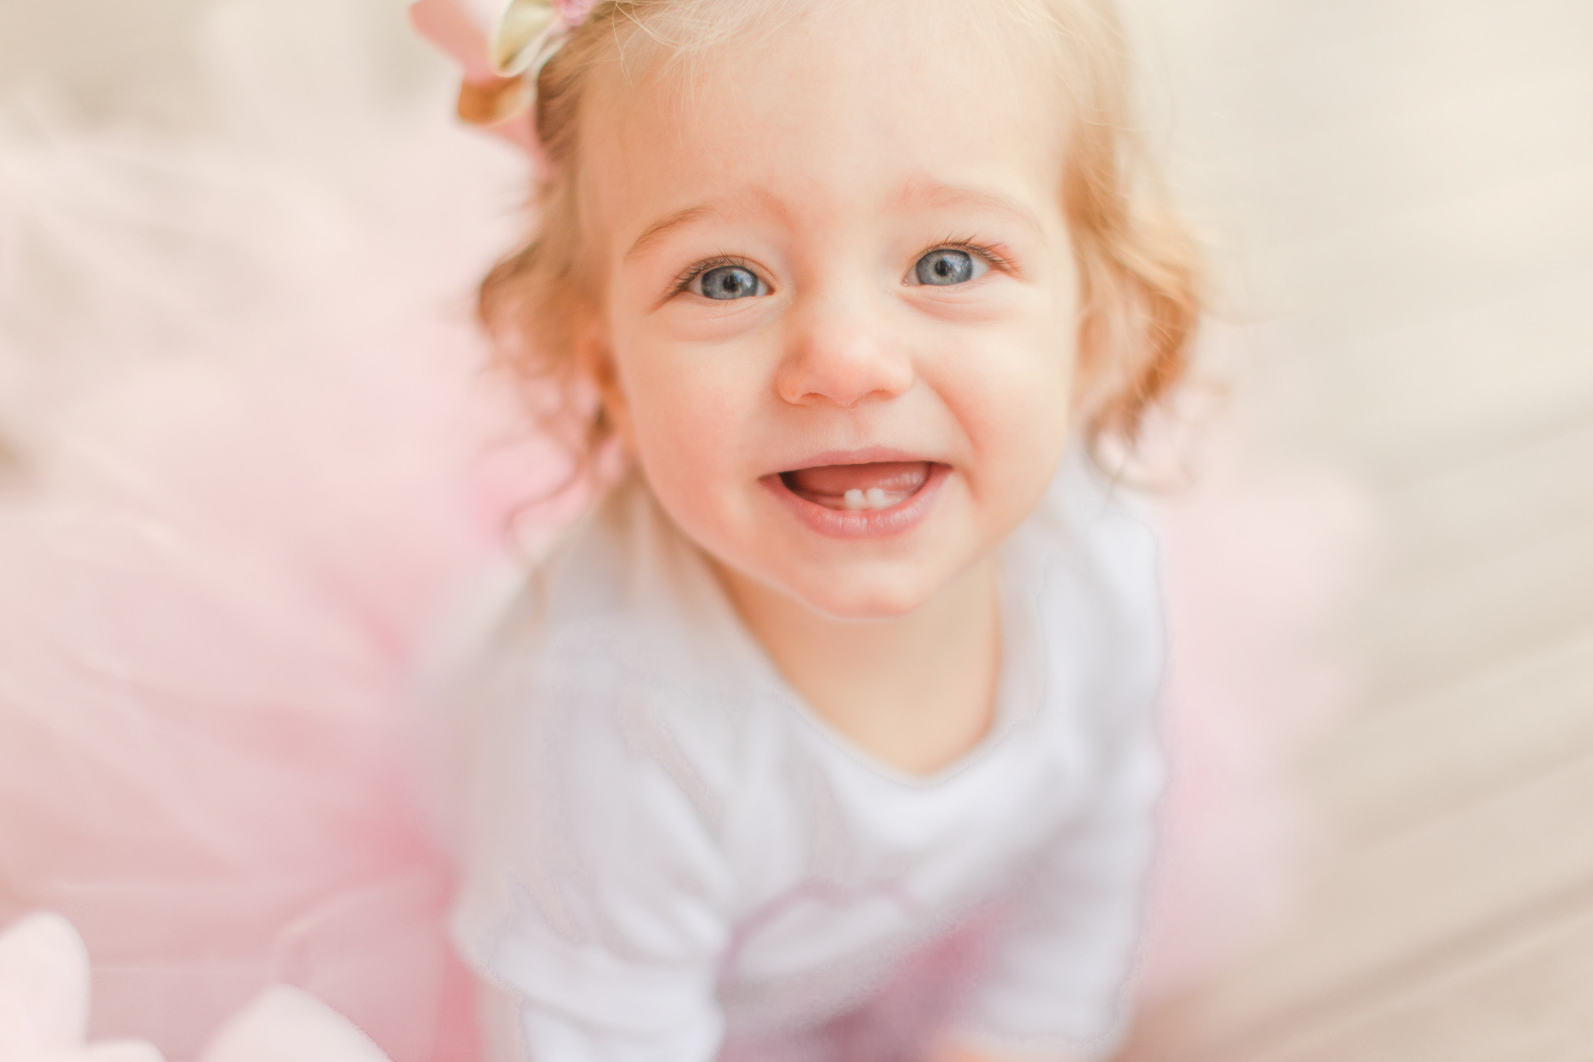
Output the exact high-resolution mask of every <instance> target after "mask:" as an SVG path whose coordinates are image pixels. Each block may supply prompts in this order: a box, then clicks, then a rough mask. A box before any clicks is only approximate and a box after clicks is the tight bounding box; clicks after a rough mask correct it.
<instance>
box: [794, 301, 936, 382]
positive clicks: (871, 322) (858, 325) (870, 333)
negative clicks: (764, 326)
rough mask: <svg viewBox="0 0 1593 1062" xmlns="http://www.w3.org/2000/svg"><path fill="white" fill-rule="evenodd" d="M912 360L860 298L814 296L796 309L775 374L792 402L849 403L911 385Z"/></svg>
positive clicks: (912, 375)
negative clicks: (849, 300)
mask: <svg viewBox="0 0 1593 1062" xmlns="http://www.w3.org/2000/svg"><path fill="white" fill-rule="evenodd" d="M913 377H914V372H913V362H912V358H911V356H910V354H909V353H908V351H907V350H906V349H905V348H904V346H903V345H902V344H901V343H900V342H899V341H898V340H896V339H895V338H894V337H893V335H892V330H891V329H890V328H889V327H888V325H887V323H886V322H885V321H884V320H882V318H881V315H880V314H879V313H877V312H875V311H873V310H871V308H870V307H868V306H866V305H863V304H862V303H861V302H860V301H853V302H841V301H839V300H816V301H815V303H814V304H812V305H810V306H808V307H805V308H804V309H803V310H802V311H800V312H798V313H797V314H795V315H794V327H793V331H792V334H791V336H790V338H789V340H788V343H787V347H786V351H785V355H784V357H783V358H782V359H781V362H780V367H779V370H778V372H777V374H776V378H775V388H776V390H777V391H778V392H779V394H780V397H781V398H782V399H784V400H785V401H786V402H788V403H790V404H792V405H825V404H828V405H834V406H839V407H841V408H843V409H850V408H851V407H853V406H855V405H858V404H859V403H861V402H864V401H866V400H870V399H890V398H895V397H897V396H899V395H902V394H905V393H906V392H907V390H908V389H909V388H910V387H912V385H913Z"/></svg>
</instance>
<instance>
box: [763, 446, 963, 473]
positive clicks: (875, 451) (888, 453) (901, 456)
mask: <svg viewBox="0 0 1593 1062" xmlns="http://www.w3.org/2000/svg"><path fill="white" fill-rule="evenodd" d="M886 461H902V462H910V461H923V462H926V463H928V464H939V463H940V462H937V461H936V460H935V459H934V458H930V457H925V456H924V455H923V454H914V453H908V452H907V451H906V450H897V449H893V448H891V447H889V446H870V447H866V448H864V449H862V450H830V451H827V452H825V453H822V454H814V455H813V456H812V457H808V458H804V459H803V460H801V461H800V462H798V463H797V464H794V465H787V466H786V467H785V468H782V469H780V470H779V471H778V472H776V473H774V474H775V475H780V474H783V473H786V472H800V471H802V470H803V469H805V468H826V467H828V466H830V465H873V464H879V463H882V462H886Z"/></svg>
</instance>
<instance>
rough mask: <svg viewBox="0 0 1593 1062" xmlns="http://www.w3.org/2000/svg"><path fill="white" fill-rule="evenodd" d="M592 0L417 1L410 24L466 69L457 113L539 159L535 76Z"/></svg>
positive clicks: (584, 18) (580, 21)
mask: <svg viewBox="0 0 1593 1062" xmlns="http://www.w3.org/2000/svg"><path fill="white" fill-rule="evenodd" d="M596 3H597V0H464V2H461V0H415V2H414V3H412V4H410V7H409V20H410V24H411V25H413V26H414V27H415V30H416V32H418V33H419V34H420V35H421V36H422V37H425V38H426V39H427V40H429V41H431V42H432V43H433V44H435V45H436V46H437V47H439V48H441V49H442V50H443V51H445V52H447V53H448V54H449V55H451V56H452V57H453V58H454V59H455V61H457V62H458V63H459V65H460V66H461V67H463V68H464V83H463V84H462V85H461V86H460V89H459V117H460V118H463V119H464V120H465V121H466V122H469V123H470V124H471V125H475V126H481V127H483V128H486V129H490V130H491V131H492V132H494V133H496V134H498V135H499V136H502V137H504V138H505V139H507V140H509V141H511V142H512V143H514V144H517V145H518V146H519V147H521V148H523V149H524V150H525V151H527V152H529V153H530V154H531V155H532V156H534V157H538V158H540V151H539V149H538V146H537V138H536V129H535V127H534V125H533V123H534V121H535V110H534V108H533V106H532V105H533V104H534V103H535V102H536V84H537V75H538V74H539V73H541V71H542V68H543V66H545V65H546V64H547V62H548V60H549V59H551V58H553V56H554V54H555V53H557V52H558V50H559V48H560V47H562V46H563V44H564V42H565V41H566V40H568V39H569V36H570V34H571V33H572V32H574V31H575V29H576V28H577V27H579V26H580V25H581V23H583V22H585V21H586V16H587V15H588V14H590V13H591V10H592V8H593V7H594V6H595V5H596Z"/></svg>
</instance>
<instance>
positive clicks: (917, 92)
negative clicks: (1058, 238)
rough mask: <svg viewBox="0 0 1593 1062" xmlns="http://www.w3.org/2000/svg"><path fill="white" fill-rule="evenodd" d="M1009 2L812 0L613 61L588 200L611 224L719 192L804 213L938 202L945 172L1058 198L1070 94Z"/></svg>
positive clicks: (604, 76)
mask: <svg viewBox="0 0 1593 1062" xmlns="http://www.w3.org/2000/svg"><path fill="white" fill-rule="evenodd" d="M771 6H772V5H771ZM998 7H999V5H998V4H997V3H995V2H994V0H978V2H974V3H970V2H968V0H850V2H847V3H821V4H810V5H806V6H804V7H801V8H799V9H798V10H796V11H795V12H794V13H792V14H788V15H786V16H785V17H782V18H779V19H777V20H772V21H771V24H770V25H768V26H758V25H756V24H754V25H753V26H751V27H750V28H749V29H748V30H747V31H746V32H742V33H738V34H736V35H734V36H732V37H731V38H730V39H728V40H725V41H721V42H717V43H715V44H713V45H712V46H710V47H707V48H704V49H701V50H699V51H695V52H691V53H686V54H672V53H669V52H667V51H663V50H662V46H657V45H655V46H652V47H651V48H649V49H648V50H649V51H650V52H651V53H652V54H650V55H644V56H642V57H640V59H639V61H632V62H631V63H629V64H627V63H624V62H621V63H616V64H614V65H613V66H611V67H607V68H603V69H601V70H600V71H599V72H598V76H597V77H596V79H595V82H594V84H593V91H592V93H591V95H590V96H589V103H588V107H589V109H588V110H587V112H586V114H585V119H584V120H583V123H582V125H583V128H582V145H581V154H582V159H583V165H582V167H581V169H582V173H583V183H584V184H585V185H586V186H587V187H586V188H585V192H586V195H585V196H584V198H587V199H589V200H590V201H591V204H592V207H593V208H595V213H596V215H597V220H598V221H600V223H601V224H602V226H603V227H604V228H605V229H608V230H610V234H611V236H612V237H613V238H614V239H615V240H619V239H622V238H624V237H625V236H626V235H627V234H629V235H630V236H631V237H634V235H635V232H636V230H637V227H638V226H646V225H648V224H651V223H652V221H653V220H655V219H656V218H658V217H660V216H663V215H667V214H669V213H671V212H676V211H681V210H689V209H691V208H693V207H694V206H696V205H699V204H701V203H704V202H708V201H712V202H716V203H717V202H733V203H736V204H739V205H741V206H744V207H748V208H752V207H758V208H760V209H764V210H765V211H768V212H775V213H783V214H785V215H787V220H789V221H791V222H792V223H794V224H797V225H802V226H811V225H815V224H824V223H826V222H829V223H835V222H841V223H844V222H845V221H846V220H847V219H848V218H851V217H854V216H857V217H866V216H869V215H870V214H871V212H875V211H877V210H878V209H879V208H880V206H881V204H882V203H883V202H884V201H886V200H892V201H895V200H901V199H902V198H904V197H908V198H911V197H913V196H914V195H915V194H916V195H917V198H919V199H922V200H924V201H926V202H930V203H931V204H932V202H933V201H934V200H935V199H936V195H935V194H934V191H933V190H934V189H936V188H960V189H973V190H977V191H978V192H980V193H981V194H984V195H986V196H987V197H988V198H992V199H1000V200H1006V201H1008V202H1012V201H1015V200H1021V201H1023V202H1024V203H1026V204H1028V205H1029V206H1030V207H1031V208H1032V210H1033V211H1042V212H1043V211H1055V212H1060V203H1059V202H1057V200H1058V196H1059V188H1060V183H1061V165H1062V152H1063V150H1064V144H1065V139H1066V134H1067V129H1068V126H1069V122H1070V120H1071V118H1070V114H1069V109H1068V107H1067V106H1066V103H1065V93H1064V91H1063V89H1062V86H1061V82H1060V79H1059V78H1058V77H1056V76H1055V71H1054V67H1055V64H1054V63H1052V62H1048V61H1047V54H1046V52H1045V50H1044V49H1043V47H1042V46H1041V45H1040V44H1038V43H1036V42H1035V41H1034V40H1033V34H1032V33H1031V34H1030V37H1029V39H1028V40H1025V38H1024V36H1023V35H1022V34H1021V33H1020V32H1018V31H1017V27H1015V26H1014V25H1012V24H1010V23H1009V22H1008V21H1007V20H1006V19H1005V18H1004V17H1002V16H1001V15H999V14H997V13H995V12H996V9H997V8H998Z"/></svg>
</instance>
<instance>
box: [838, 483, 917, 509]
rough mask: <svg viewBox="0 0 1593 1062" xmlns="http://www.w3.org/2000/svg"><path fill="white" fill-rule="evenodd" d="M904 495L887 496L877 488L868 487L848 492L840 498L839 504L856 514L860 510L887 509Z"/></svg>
mask: <svg viewBox="0 0 1593 1062" xmlns="http://www.w3.org/2000/svg"><path fill="white" fill-rule="evenodd" d="M905 497H906V495H905V494H898V495H892V494H887V493H885V491H883V490H881V489H880V488H879V487H870V488H869V489H868V490H849V491H847V492H846V493H845V494H843V495H842V496H841V504H842V505H844V506H845V507H846V508H847V509H849V510H851V511H853V512H857V511H859V510H862V509H889V508H890V507H891V506H892V505H895V504H897V503H898V502H900V501H901V500H902V499H903V498H905Z"/></svg>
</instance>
